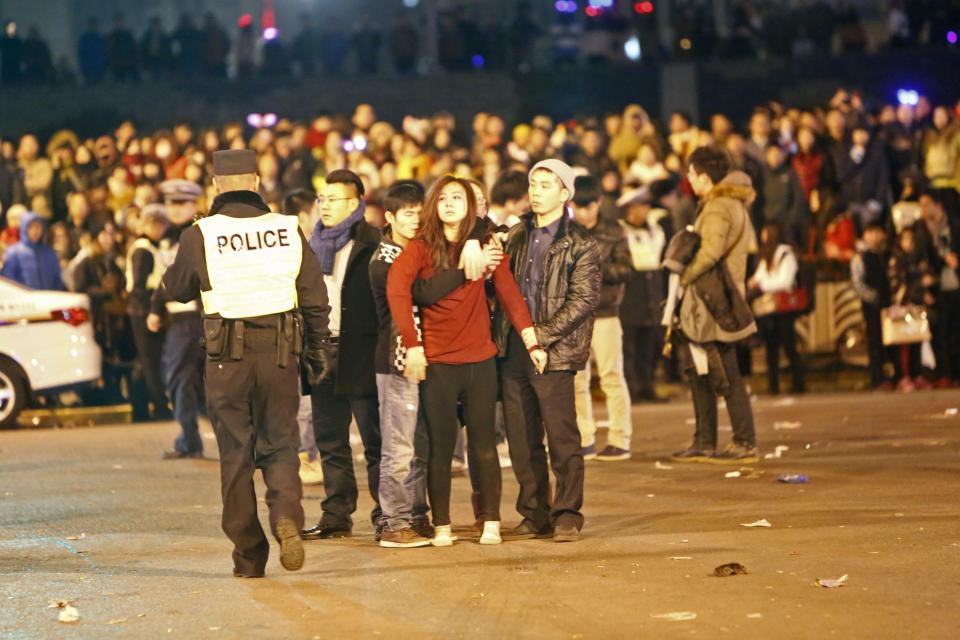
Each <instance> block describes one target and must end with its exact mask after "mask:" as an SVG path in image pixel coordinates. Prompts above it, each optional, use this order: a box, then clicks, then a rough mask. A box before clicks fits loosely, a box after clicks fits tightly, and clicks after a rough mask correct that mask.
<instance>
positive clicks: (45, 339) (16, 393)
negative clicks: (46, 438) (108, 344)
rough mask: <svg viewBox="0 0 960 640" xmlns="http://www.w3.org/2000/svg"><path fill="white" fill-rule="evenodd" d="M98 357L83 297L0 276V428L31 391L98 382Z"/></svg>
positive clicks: (9, 424)
mask: <svg viewBox="0 0 960 640" xmlns="http://www.w3.org/2000/svg"><path fill="white" fill-rule="evenodd" d="M100 357H101V356H100V347H99V346H97V342H96V340H95V339H94V337H93V324H92V322H91V318H90V299H89V298H88V297H87V296H86V295H83V294H80V293H67V292H63V291H36V290H34V289H30V288H28V287H24V286H21V285H19V284H17V283H15V282H13V281H11V280H8V279H7V278H3V277H0V428H8V427H12V426H14V425H15V424H16V421H17V415H18V414H19V413H20V412H21V411H22V410H23V408H24V407H25V406H26V405H27V401H28V400H29V398H30V397H31V396H32V395H34V394H37V393H51V392H56V391H59V390H66V389H71V388H76V387H78V386H82V385H84V384H87V383H91V382H94V381H96V380H98V379H99V378H100Z"/></svg>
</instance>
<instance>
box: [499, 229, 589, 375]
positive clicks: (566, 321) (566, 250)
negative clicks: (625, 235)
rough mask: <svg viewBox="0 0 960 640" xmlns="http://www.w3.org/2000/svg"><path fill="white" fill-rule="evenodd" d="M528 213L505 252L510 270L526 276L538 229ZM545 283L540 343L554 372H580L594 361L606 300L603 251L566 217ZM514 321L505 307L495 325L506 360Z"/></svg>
mask: <svg viewBox="0 0 960 640" xmlns="http://www.w3.org/2000/svg"><path fill="white" fill-rule="evenodd" d="M533 224H534V221H533V213H527V214H525V215H524V216H523V218H522V219H521V222H520V223H519V224H516V225H514V226H513V228H512V229H510V234H509V235H508V236H507V242H506V243H505V245H504V251H505V252H506V254H507V255H508V256H510V270H511V271H513V273H514V275H516V274H518V273H520V272H521V268H522V267H521V266H522V265H523V261H524V260H525V259H526V256H527V241H528V238H529V237H530V230H531V229H532V228H533ZM545 260H546V264H545V265H544V269H543V279H542V280H541V281H540V289H539V291H538V292H537V316H536V317H535V318H533V322H534V326H535V328H536V330H537V339H538V341H539V343H540V345H541V346H542V347H543V348H544V349H546V351H547V356H548V360H547V369H548V370H549V371H579V370H580V369H583V368H584V366H586V364H587V361H588V359H589V358H590V338H591V337H592V336H593V320H594V314H595V313H596V309H597V304H598V303H599V302H600V280H601V276H600V249H599V248H598V247H597V243H596V241H595V240H594V239H593V238H592V237H590V234H589V233H588V232H587V230H586V229H584V228H583V227H581V226H580V225H578V224H577V223H575V222H573V221H571V220H570V219H569V218H567V217H566V216H564V217H563V218H561V223H560V227H559V229H558V230H557V235H556V236H555V237H554V239H553V243H552V244H551V245H550V248H549V249H548V250H547V255H546V258H545ZM511 326H512V325H511V324H510V319H509V318H508V317H507V314H506V313H505V312H504V310H503V308H502V307H501V306H500V305H497V307H496V310H495V312H494V321H493V325H492V327H491V329H492V331H493V340H494V342H495V343H496V345H497V350H498V351H499V354H500V356H501V357H503V356H505V355H506V353H507V338H508V337H509V335H510V331H511Z"/></svg>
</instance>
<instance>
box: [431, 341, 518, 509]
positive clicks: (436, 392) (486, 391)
mask: <svg viewBox="0 0 960 640" xmlns="http://www.w3.org/2000/svg"><path fill="white" fill-rule="evenodd" d="M420 394H421V399H422V401H423V409H424V412H425V413H426V416H427V434H428V436H429V437H430V456H429V458H428V462H427V494H428V495H429V497H430V508H431V509H432V510H433V524H434V525H436V526H442V525H447V524H450V464H451V462H452V461H453V450H454V447H455V446H456V443H457V431H459V429H460V421H459V420H458V418H457V404H458V403H460V402H462V403H463V417H464V419H465V421H466V423H467V438H469V441H470V447H471V448H472V449H473V452H474V454H476V455H475V459H474V457H471V460H470V462H471V464H475V465H476V467H477V469H476V471H477V475H478V478H479V481H480V482H479V484H480V487H479V489H480V515H481V517H482V518H483V520H485V521H491V520H496V521H499V520H500V494H501V492H502V486H501V479H500V460H499V458H498V457H497V442H496V431H495V429H494V407H495V406H496V403H497V367H496V364H495V363H494V360H493V358H490V359H489V360H484V361H483V362H476V363H472V364H431V365H430V366H428V367H427V379H426V380H424V382H423V384H422V385H421V387H420Z"/></svg>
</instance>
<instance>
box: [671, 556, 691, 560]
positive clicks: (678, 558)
mask: <svg viewBox="0 0 960 640" xmlns="http://www.w3.org/2000/svg"><path fill="white" fill-rule="evenodd" d="M670 559H671V560H693V558H691V557H690V556H670Z"/></svg>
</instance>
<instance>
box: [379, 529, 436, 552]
mask: <svg viewBox="0 0 960 640" xmlns="http://www.w3.org/2000/svg"><path fill="white" fill-rule="evenodd" d="M380 546H381V547H386V548H387V549H412V548H414V547H428V546H430V540H428V539H427V538H424V537H423V536H421V535H419V534H418V533H417V532H416V531H414V530H413V529H400V530H399V531H384V532H383V535H382V536H380Z"/></svg>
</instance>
